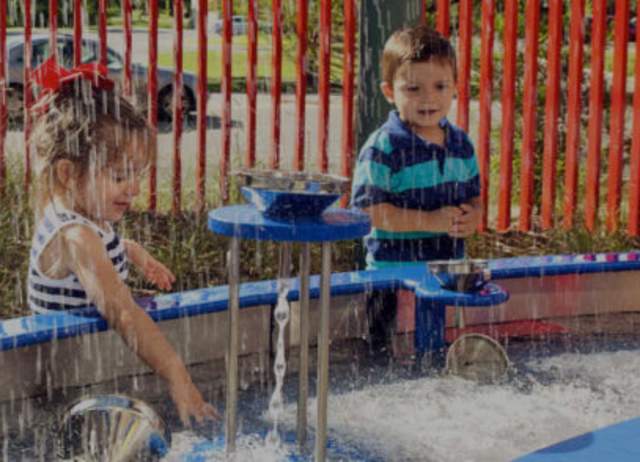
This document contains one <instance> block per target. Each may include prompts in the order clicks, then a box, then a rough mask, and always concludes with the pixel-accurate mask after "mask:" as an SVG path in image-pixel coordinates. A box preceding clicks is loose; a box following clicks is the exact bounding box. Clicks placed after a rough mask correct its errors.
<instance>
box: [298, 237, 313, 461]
mask: <svg viewBox="0 0 640 462" xmlns="http://www.w3.org/2000/svg"><path fill="white" fill-rule="evenodd" d="M310 272H311V245H310V244H309V243H308V242H304V243H303V244H302V251H301V254H300V324H299V329H300V352H299V354H300V365H299V368H298V431H297V436H298V445H299V446H300V447H301V448H302V447H304V445H305V442H306V440H307V397H308V395H309V273H310Z"/></svg>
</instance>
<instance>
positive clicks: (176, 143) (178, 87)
mask: <svg viewBox="0 0 640 462" xmlns="http://www.w3.org/2000/svg"><path fill="white" fill-rule="evenodd" d="M173 29H174V35H173V37H174V41H173V65H174V68H175V72H174V74H173V200H172V202H171V204H172V207H171V209H172V211H173V214H174V215H177V214H178V213H180V202H181V198H182V194H181V190H182V179H181V175H182V155H181V149H180V145H181V143H182V110H183V107H182V92H183V91H184V90H183V88H182V42H183V40H182V35H183V34H182V0H173Z"/></svg>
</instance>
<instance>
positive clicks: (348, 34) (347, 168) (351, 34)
mask: <svg viewBox="0 0 640 462" xmlns="http://www.w3.org/2000/svg"><path fill="white" fill-rule="evenodd" d="M355 41H356V5H355V2H354V0H344V57H343V64H342V69H343V70H342V158H341V166H340V173H341V174H342V176H344V177H345V178H351V173H352V172H351V170H352V165H353V145H354V131H353V105H354V101H353V97H354V93H355V89H354V80H355V59H356V56H355V55H356V44H355ZM348 199H349V198H348V196H347V195H344V196H343V197H342V201H341V205H342V206H343V207H346V205H347V203H348Z"/></svg>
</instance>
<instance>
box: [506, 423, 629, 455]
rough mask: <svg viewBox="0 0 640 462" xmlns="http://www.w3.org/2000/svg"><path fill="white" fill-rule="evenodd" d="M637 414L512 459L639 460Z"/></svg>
mask: <svg viewBox="0 0 640 462" xmlns="http://www.w3.org/2000/svg"><path fill="white" fill-rule="evenodd" d="M638 461H640V418H635V419H631V420H626V421H624V422H620V423H617V424H614V425H609V426H608V427H604V428H601V429H599V430H595V431H592V432H589V433H584V434H582V435H579V436H576V437H574V438H570V439H568V440H565V441H562V442H560V443H557V444H554V445H552V446H548V447H546V448H543V449H539V450H538V451H536V452H533V453H531V454H529V455H526V456H524V457H520V458H518V459H516V460H515V461H514V462H638Z"/></svg>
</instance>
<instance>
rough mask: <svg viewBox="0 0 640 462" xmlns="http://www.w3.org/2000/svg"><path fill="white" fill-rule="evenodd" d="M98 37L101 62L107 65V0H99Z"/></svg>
mask: <svg viewBox="0 0 640 462" xmlns="http://www.w3.org/2000/svg"><path fill="white" fill-rule="evenodd" d="M98 37H99V38H100V64H102V65H103V66H106V65H107V62H108V60H107V0H98Z"/></svg>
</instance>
